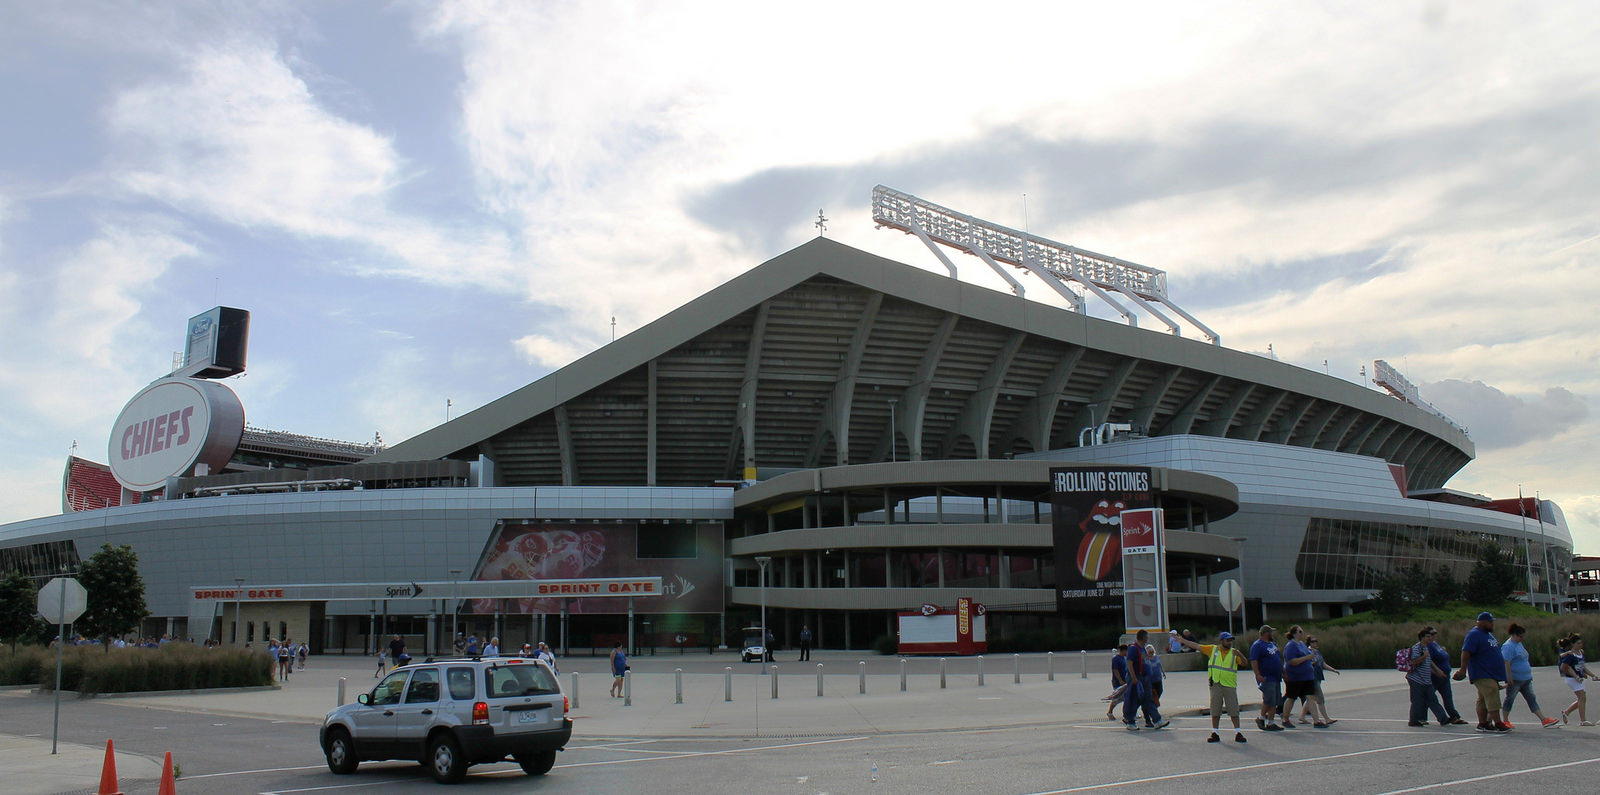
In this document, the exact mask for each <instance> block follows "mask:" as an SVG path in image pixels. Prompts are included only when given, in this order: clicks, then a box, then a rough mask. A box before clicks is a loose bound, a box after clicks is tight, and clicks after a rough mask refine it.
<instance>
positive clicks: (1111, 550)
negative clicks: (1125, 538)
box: [1078, 500, 1123, 582]
mask: <svg viewBox="0 0 1600 795" xmlns="http://www.w3.org/2000/svg"><path fill="white" fill-rule="evenodd" d="M1122 511H1123V502H1122V501H1121V500H1117V501H1115V502H1112V501H1109V500H1101V501H1099V502H1097V503H1095V506H1094V510H1091V511H1090V512H1089V515H1088V516H1086V517H1084V519H1083V521H1082V522H1081V523H1079V524H1078V528H1079V529H1081V530H1083V541H1082V542H1080V543H1079V544H1078V571H1079V572H1080V573H1082V574H1083V576H1084V578H1085V579H1088V580H1092V581H1096V582H1098V581H1099V580H1101V579H1103V578H1104V577H1105V576H1106V575H1107V574H1110V573H1111V567H1112V566H1115V565H1117V561H1119V560H1122Z"/></svg>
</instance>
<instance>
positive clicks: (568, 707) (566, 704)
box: [561, 696, 572, 715]
mask: <svg viewBox="0 0 1600 795" xmlns="http://www.w3.org/2000/svg"><path fill="white" fill-rule="evenodd" d="M571 709H572V702H571V701H568V700H567V697H566V696H562V697H561V714H563V715H565V714H567V711H568V710H571Z"/></svg>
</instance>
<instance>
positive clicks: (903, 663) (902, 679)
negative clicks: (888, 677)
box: [900, 657, 906, 693]
mask: <svg viewBox="0 0 1600 795" xmlns="http://www.w3.org/2000/svg"><path fill="white" fill-rule="evenodd" d="M900 692H902V693H904V692H906V658H904V657H901V658H900Z"/></svg>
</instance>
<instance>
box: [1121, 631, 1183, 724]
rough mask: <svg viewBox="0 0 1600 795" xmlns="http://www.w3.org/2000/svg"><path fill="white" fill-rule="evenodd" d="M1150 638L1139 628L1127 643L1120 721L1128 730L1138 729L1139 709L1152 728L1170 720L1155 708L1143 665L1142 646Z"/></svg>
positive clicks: (1154, 698)
mask: <svg viewBox="0 0 1600 795" xmlns="http://www.w3.org/2000/svg"><path fill="white" fill-rule="evenodd" d="M1149 640H1150V633H1149V632H1147V631H1145V630H1142V629H1141V630H1139V632H1138V634H1136V635H1134V642H1133V643H1130V644H1128V690H1127V695H1125V696H1124V697H1123V699H1122V722H1123V724H1124V725H1125V726H1126V727H1127V729H1128V731H1131V732H1136V731H1138V730H1139V722H1138V716H1139V711H1140V710H1143V711H1144V717H1145V721H1146V722H1148V723H1151V724H1153V725H1151V727H1150V728H1152V729H1164V728H1166V727H1167V724H1168V723H1171V721H1167V720H1162V718H1161V710H1159V709H1157V708H1156V697H1155V692H1154V691H1153V690H1152V689H1151V685H1150V675H1151V672H1150V671H1147V670H1146V668H1147V666H1146V665H1145V660H1144V657H1145V654H1144V647H1145V644H1146V643H1147V642H1149Z"/></svg>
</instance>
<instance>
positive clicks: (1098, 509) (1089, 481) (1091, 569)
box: [1050, 467, 1155, 612]
mask: <svg viewBox="0 0 1600 795" xmlns="http://www.w3.org/2000/svg"><path fill="white" fill-rule="evenodd" d="M1050 494H1051V525H1052V530H1053V533H1052V534H1053V535H1054V537H1055V548H1056V609H1057V610H1059V611H1070V612H1097V611H1102V610H1107V611H1109V610H1121V609H1122V512H1123V511H1126V510H1133V509H1137V508H1153V507H1155V497H1154V494H1153V492H1151V490H1150V469H1149V467H1091V468H1072V469H1052V470H1050Z"/></svg>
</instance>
